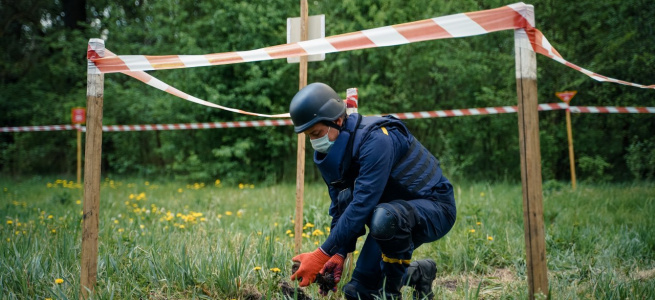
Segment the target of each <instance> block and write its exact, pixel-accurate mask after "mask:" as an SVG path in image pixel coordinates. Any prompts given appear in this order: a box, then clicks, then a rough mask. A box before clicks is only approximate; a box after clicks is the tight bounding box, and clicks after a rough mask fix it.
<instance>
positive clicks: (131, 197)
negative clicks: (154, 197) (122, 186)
mask: <svg viewBox="0 0 655 300" xmlns="http://www.w3.org/2000/svg"><path fill="white" fill-rule="evenodd" d="M134 197H136V196H134V194H130V196H129V197H128V198H130V200H132V199H134Z"/></svg>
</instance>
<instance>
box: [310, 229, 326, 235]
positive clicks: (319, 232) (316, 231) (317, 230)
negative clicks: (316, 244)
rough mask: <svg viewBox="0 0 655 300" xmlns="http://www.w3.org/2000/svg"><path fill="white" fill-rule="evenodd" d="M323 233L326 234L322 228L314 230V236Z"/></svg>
mask: <svg viewBox="0 0 655 300" xmlns="http://www.w3.org/2000/svg"><path fill="white" fill-rule="evenodd" d="M323 234H324V233H323V231H321V230H320V229H316V230H314V232H312V236H321V235H323Z"/></svg>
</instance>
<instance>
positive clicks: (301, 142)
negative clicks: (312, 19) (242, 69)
mask: <svg viewBox="0 0 655 300" xmlns="http://www.w3.org/2000/svg"><path fill="white" fill-rule="evenodd" d="M308 19H309V9H308V7H307V0H301V1H300V40H301V41H306V40H307V37H308V31H307V27H308ZM306 85H307V56H301V57H300V82H299V90H300V89H302V88H304V87H305V86H306ZM296 165H297V167H296V218H295V222H294V244H295V247H294V253H296V254H298V253H300V248H301V246H302V227H303V211H302V209H303V202H304V201H303V194H304V192H305V134H304V133H301V134H298V153H297V158H296Z"/></svg>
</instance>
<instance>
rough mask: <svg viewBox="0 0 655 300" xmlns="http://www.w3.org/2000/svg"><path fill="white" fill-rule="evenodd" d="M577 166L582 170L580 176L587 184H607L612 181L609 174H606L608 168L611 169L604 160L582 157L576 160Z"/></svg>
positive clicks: (595, 157) (597, 157)
mask: <svg viewBox="0 0 655 300" xmlns="http://www.w3.org/2000/svg"><path fill="white" fill-rule="evenodd" d="M578 166H579V167H580V170H582V173H581V176H583V177H584V178H585V180H586V181H589V182H607V181H609V180H611V179H612V175H611V174H607V171H608V169H609V168H611V167H612V165H611V164H610V163H608V162H607V161H606V160H605V159H603V158H602V157H600V155H596V156H593V157H591V156H583V157H580V159H578Z"/></svg>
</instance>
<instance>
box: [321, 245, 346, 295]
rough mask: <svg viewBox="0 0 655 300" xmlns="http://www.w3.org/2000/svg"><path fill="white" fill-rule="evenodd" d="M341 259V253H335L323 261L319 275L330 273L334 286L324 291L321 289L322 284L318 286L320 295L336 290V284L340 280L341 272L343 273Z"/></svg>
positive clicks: (342, 258)
mask: <svg viewBox="0 0 655 300" xmlns="http://www.w3.org/2000/svg"><path fill="white" fill-rule="evenodd" d="M343 261H344V257H343V256H341V254H335V255H333V256H332V257H331V258H330V260H328V261H327V262H326V263H325V265H324V266H323V269H321V272H320V273H321V275H324V274H332V276H333V277H334V287H332V288H331V289H328V290H326V291H324V290H323V287H322V286H321V287H320V288H319V293H320V294H321V295H322V296H327V294H328V292H330V291H333V292H335V293H336V292H337V284H338V283H339V281H341V274H342V273H343Z"/></svg>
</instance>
